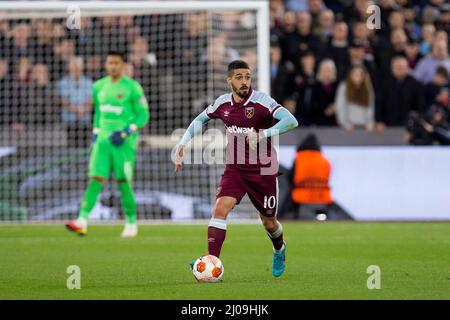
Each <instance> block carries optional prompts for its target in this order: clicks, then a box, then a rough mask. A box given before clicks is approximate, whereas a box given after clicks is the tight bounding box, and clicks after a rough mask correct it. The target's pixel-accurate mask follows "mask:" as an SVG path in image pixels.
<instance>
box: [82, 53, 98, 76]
mask: <svg viewBox="0 0 450 320" xmlns="http://www.w3.org/2000/svg"><path fill="white" fill-rule="evenodd" d="M86 76H87V77H88V78H91V79H93V80H97V79H100V78H101V77H102V58H101V57H100V55H98V54H94V55H89V56H87V58H86Z"/></svg>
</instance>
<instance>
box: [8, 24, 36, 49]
mask: <svg viewBox="0 0 450 320" xmlns="http://www.w3.org/2000/svg"><path fill="white" fill-rule="evenodd" d="M10 56H11V57H27V56H31V50H30V26H29V25H28V24H27V23H25V22H22V23H19V24H17V25H16V26H15V27H14V28H13V39H12V43H11V50H10Z"/></svg>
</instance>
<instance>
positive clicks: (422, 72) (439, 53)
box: [414, 40, 450, 84]
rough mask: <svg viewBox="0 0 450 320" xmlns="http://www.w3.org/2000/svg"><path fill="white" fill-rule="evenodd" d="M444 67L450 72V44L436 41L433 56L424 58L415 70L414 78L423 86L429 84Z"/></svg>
mask: <svg viewBox="0 0 450 320" xmlns="http://www.w3.org/2000/svg"><path fill="white" fill-rule="evenodd" d="M439 66H443V67H444V68H446V69H447V71H449V72H450V59H449V57H448V44H447V42H445V41H442V40H440V41H435V42H434V43H433V50H432V53H431V55H428V56H427V57H425V58H423V59H422V60H421V61H420V62H419V64H418V65H417V68H416V69H415V70H414V76H415V77H416V79H417V80H419V81H420V82H422V83H423V84H427V83H428V82H430V81H431V79H433V77H434V75H435V74H436V69H437V67H439Z"/></svg>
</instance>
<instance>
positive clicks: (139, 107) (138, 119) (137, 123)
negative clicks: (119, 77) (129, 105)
mask: <svg viewBox="0 0 450 320" xmlns="http://www.w3.org/2000/svg"><path fill="white" fill-rule="evenodd" d="M132 99H133V108H134V113H135V116H134V118H133V121H132V122H131V123H130V124H129V126H128V127H127V128H125V129H123V130H120V131H114V132H113V134H112V135H111V138H110V140H111V143H112V144H114V145H116V146H120V145H121V144H122V143H123V142H124V141H125V139H126V138H127V137H128V136H130V135H131V134H132V133H133V132H136V131H137V130H138V129H142V128H143V127H144V126H145V125H146V124H147V123H148V122H149V120H150V111H149V110H148V102H147V99H146V98H145V94H144V89H142V86H141V85H140V84H139V83H138V82H135V83H134V85H133V88H132Z"/></svg>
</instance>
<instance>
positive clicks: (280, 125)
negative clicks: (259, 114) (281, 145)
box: [262, 106, 298, 138]
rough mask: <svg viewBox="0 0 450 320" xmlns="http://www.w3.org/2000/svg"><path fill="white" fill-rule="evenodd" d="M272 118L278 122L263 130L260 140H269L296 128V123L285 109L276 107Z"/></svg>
mask: <svg viewBox="0 0 450 320" xmlns="http://www.w3.org/2000/svg"><path fill="white" fill-rule="evenodd" d="M273 117H274V118H275V119H277V120H278V122H277V123H276V124H275V125H274V126H272V127H270V128H268V129H265V130H263V132H262V138H269V137H272V136H275V135H279V134H283V133H285V132H287V131H289V130H292V129H294V128H295V127H297V126H298V121H297V119H295V117H294V116H293V115H292V113H290V112H289V111H288V110H287V109H286V108H285V107H281V106H280V107H278V108H277V109H276V110H275V112H274V114H273Z"/></svg>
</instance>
